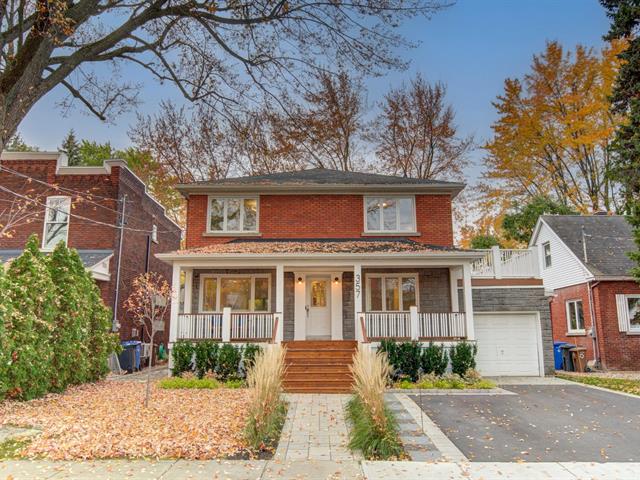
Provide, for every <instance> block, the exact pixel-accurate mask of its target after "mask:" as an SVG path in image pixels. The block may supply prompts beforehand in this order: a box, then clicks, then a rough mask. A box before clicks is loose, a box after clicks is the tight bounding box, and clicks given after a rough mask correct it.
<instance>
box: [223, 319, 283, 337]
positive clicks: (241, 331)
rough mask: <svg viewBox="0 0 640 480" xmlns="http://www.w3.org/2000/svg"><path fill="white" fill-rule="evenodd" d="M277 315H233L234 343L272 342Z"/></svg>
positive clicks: (232, 330)
mask: <svg viewBox="0 0 640 480" xmlns="http://www.w3.org/2000/svg"><path fill="white" fill-rule="evenodd" d="M274 322H275V315H274V314H273V313H232V314H231V340H232V341H243V340H246V341H249V340H252V341H263V342H265V341H271V339H272V337H273V329H274Z"/></svg>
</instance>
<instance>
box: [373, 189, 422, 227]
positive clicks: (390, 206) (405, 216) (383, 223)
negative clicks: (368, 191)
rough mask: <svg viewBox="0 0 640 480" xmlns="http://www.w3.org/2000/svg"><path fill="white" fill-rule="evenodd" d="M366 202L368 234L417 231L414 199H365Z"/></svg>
mask: <svg viewBox="0 0 640 480" xmlns="http://www.w3.org/2000/svg"><path fill="white" fill-rule="evenodd" d="M364 201H365V225H366V227H365V230H366V232H368V233H394V232H395V233H401V232H415V231H416V214H415V199H414V197H365V200H364Z"/></svg>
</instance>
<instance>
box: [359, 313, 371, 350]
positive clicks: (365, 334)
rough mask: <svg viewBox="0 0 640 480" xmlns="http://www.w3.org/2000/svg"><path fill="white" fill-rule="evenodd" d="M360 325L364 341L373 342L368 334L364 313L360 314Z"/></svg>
mask: <svg viewBox="0 0 640 480" xmlns="http://www.w3.org/2000/svg"><path fill="white" fill-rule="evenodd" d="M360 327H361V328H362V343H371V341H370V340H369V336H368V335H367V326H366V322H365V321H364V315H360Z"/></svg>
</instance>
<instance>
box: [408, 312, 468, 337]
mask: <svg viewBox="0 0 640 480" xmlns="http://www.w3.org/2000/svg"><path fill="white" fill-rule="evenodd" d="M466 330H467V329H466V317H465V314H464V313H458V312H447V313H426V312H424V313H418V332H419V333H418V337H419V338H420V339H451V338H466V337H467V333H466Z"/></svg>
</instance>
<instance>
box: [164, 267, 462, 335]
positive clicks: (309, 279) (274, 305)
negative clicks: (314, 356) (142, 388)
mask: <svg viewBox="0 0 640 480" xmlns="http://www.w3.org/2000/svg"><path fill="white" fill-rule="evenodd" d="M207 263H210V265H202V264H201V265H197V266H187V265H176V264H174V282H175V284H180V285H181V288H180V301H179V302H174V303H173V305H172V307H173V308H172V318H171V331H170V346H171V345H172V344H173V343H174V342H176V341H178V340H190V341H199V340H216V341H220V342H239V343H248V342H251V343H256V342H269V343H280V342H283V341H305V340H310V341H320V340H335V341H339V340H357V341H358V342H375V341H379V340H381V339H384V338H394V339H406V340H417V341H424V342H428V341H459V340H464V339H466V340H473V339H474V329H473V305H472V303H471V299H472V295H471V264H470V262H468V261H467V262H460V263H458V264H455V265H441V264H440V265H439V264H434V263H433V261H432V262H431V264H429V263H430V262H426V261H424V259H423V261H422V265H420V264H418V265H416V262H415V261H412V262H411V265H409V264H407V263H408V262H401V261H396V262H395V263H390V262H379V263H373V262H371V261H370V262H367V263H364V264H363V263H357V264H356V263H354V264H352V265H344V264H343V265H341V266H338V265H336V266H334V267H330V266H327V265H324V266H320V264H318V265H313V266H309V267H307V268H302V267H301V266H299V265H288V264H285V263H279V264H271V265H264V264H262V265H260V268H255V266H254V267H248V266H238V265H236V266H234V268H219V267H220V265H215V263H217V262H207ZM261 263H262V262H261ZM459 283H460V284H461V285H462V288H460V289H459V288H458V284H459Z"/></svg>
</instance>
